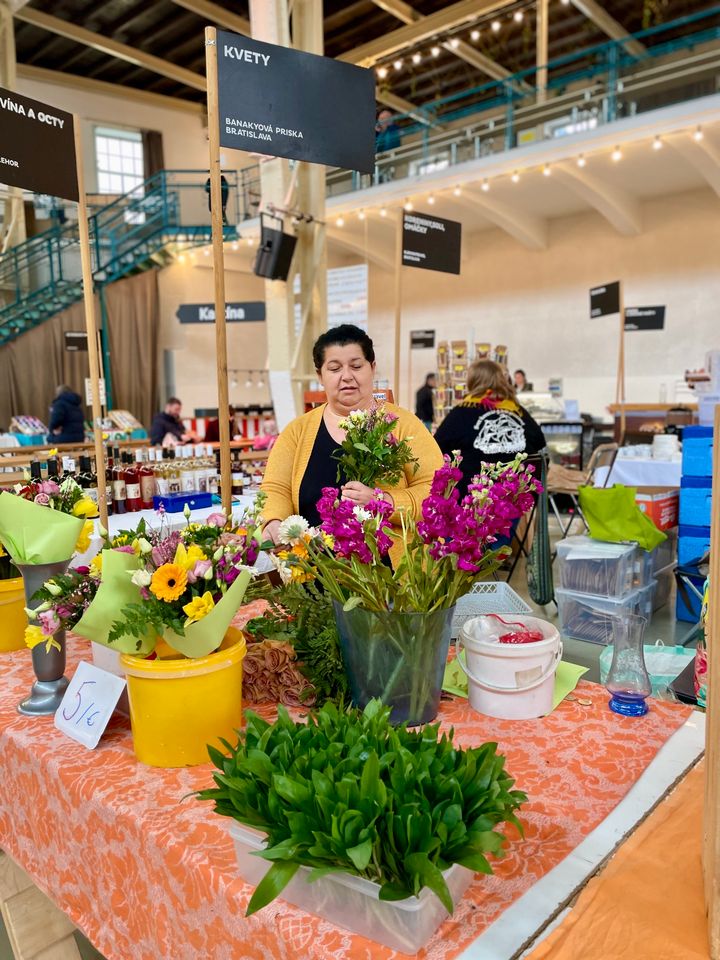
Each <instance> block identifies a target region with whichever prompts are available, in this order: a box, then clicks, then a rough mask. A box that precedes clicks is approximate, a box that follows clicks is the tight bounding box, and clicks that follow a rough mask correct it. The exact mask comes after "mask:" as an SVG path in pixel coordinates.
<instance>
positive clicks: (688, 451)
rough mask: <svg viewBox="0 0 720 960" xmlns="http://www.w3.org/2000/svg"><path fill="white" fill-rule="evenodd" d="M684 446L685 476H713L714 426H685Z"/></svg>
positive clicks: (683, 465) (683, 464) (683, 463)
mask: <svg viewBox="0 0 720 960" xmlns="http://www.w3.org/2000/svg"><path fill="white" fill-rule="evenodd" d="M682 447H683V459H682V472H683V476H684V477H711V476H712V461H713V428H712V427H685V429H684V430H683V441H682ZM681 522H682V521H681Z"/></svg>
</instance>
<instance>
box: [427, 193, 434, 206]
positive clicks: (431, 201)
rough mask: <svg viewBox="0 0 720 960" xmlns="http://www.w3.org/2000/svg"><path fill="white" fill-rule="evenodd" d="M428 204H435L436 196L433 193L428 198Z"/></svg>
mask: <svg viewBox="0 0 720 960" xmlns="http://www.w3.org/2000/svg"><path fill="white" fill-rule="evenodd" d="M428 203H429V204H433V203H435V195H434V194H432V193H431V194H430V196H429V197H428Z"/></svg>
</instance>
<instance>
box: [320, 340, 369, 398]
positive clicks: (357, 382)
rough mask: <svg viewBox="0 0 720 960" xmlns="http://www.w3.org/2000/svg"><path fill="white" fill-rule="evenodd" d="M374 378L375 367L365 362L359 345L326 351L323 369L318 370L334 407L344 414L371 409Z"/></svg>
mask: <svg viewBox="0 0 720 960" xmlns="http://www.w3.org/2000/svg"><path fill="white" fill-rule="evenodd" d="M374 375H375V364H374V363H370V361H369V360H366V359H365V354H364V353H363V350H362V347H361V346H360V344H359V343H348V344H346V345H345V346H344V347H340V346H337V344H332V345H331V346H329V347H326V348H325V359H324V360H323V365H322V367H321V368H320V370H318V376H319V378H320V383H321V384H322V385H323V389H324V390H325V393H326V394H327V398H328V403H329V404H330V407H331V408H333V407H336V408H338V410H339V411H340V412H343V413H344V412H349V411H350V410H357V409H358V408H363V407H366V406H368V405H369V403H370V402H371V400H372V388H373V377H374Z"/></svg>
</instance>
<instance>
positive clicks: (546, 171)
mask: <svg viewBox="0 0 720 960" xmlns="http://www.w3.org/2000/svg"><path fill="white" fill-rule="evenodd" d="M551 173H552V170H551V169H550V164H549V163H546V164H545V166H544V167H543V176H544V177H549V176H550V174H551Z"/></svg>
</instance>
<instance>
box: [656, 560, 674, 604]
mask: <svg viewBox="0 0 720 960" xmlns="http://www.w3.org/2000/svg"><path fill="white" fill-rule="evenodd" d="M655 583H656V586H655V591H654V593H653V605H652V608H653V613H655V611H656V610H659V609H660V607H664V606H665V604H666V603H667V602H668V600H669V599H670V594H671V593H672V588H673V586H674V584H675V564H674V563H671V564H669V565H668V566H667V567H665V569H664V570H658V571H657V573H656V574H655Z"/></svg>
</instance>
